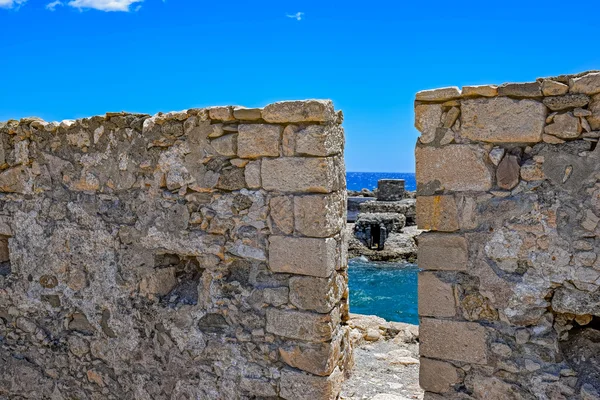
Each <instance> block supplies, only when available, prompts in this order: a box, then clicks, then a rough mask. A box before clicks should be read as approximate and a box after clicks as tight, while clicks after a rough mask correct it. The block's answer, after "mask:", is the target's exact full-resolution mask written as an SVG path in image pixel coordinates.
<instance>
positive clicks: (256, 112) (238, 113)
mask: <svg viewBox="0 0 600 400" xmlns="http://www.w3.org/2000/svg"><path fill="white" fill-rule="evenodd" d="M261 111H262V110H261V109H260V108H244V107H234V108H233V117H234V118H235V119H239V120H243V121H256V120H259V119H261V118H262V115H261Z"/></svg>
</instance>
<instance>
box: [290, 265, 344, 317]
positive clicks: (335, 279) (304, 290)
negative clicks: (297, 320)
mask: <svg viewBox="0 0 600 400" xmlns="http://www.w3.org/2000/svg"><path fill="white" fill-rule="evenodd" d="M345 290H346V280H345V279H344V276H343V275H341V274H335V275H333V276H332V277H329V278H315V277H312V276H294V277H292V278H290V303H292V304H293V305H294V306H296V307H298V308H299V309H301V310H308V311H316V312H318V313H328V312H330V311H331V310H332V309H333V308H334V307H335V305H336V304H337V303H338V302H339V301H340V300H341V298H342V296H343V294H344V292H345Z"/></svg>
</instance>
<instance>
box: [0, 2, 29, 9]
mask: <svg viewBox="0 0 600 400" xmlns="http://www.w3.org/2000/svg"><path fill="white" fill-rule="evenodd" d="M26 1H27V0H0V8H13V7H16V8H19V6H20V5H21V4H23V3H25V2H26Z"/></svg>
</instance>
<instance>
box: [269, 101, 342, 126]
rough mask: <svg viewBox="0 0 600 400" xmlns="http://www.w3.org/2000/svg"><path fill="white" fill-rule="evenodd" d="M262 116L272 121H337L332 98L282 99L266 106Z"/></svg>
mask: <svg viewBox="0 0 600 400" xmlns="http://www.w3.org/2000/svg"><path fill="white" fill-rule="evenodd" d="M262 117H263V119H264V120H265V121H266V122H271V123H285V122H288V123H295V122H336V121H337V115H336V113H335V110H334V108H333V103H332V102H331V100H304V101H281V102H278V103H273V104H269V105H268V106H266V107H265V108H264V109H263V112H262Z"/></svg>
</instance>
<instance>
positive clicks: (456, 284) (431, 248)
mask: <svg viewBox="0 0 600 400" xmlns="http://www.w3.org/2000/svg"><path fill="white" fill-rule="evenodd" d="M415 111H416V127H417V128H418V129H419V130H420V131H421V137H420V139H419V143H418V144H417V148H416V160H417V183H418V198H417V221H418V224H419V226H420V228H422V229H427V230H429V232H428V233H425V234H423V235H422V236H421V237H420V240H419V266H420V267H421V268H422V269H423V272H422V273H421V275H420V280H419V313H420V316H421V326H420V338H421V349H420V351H421V357H422V358H421V377H420V380H421V385H422V387H423V388H424V389H425V390H426V391H427V394H426V396H425V398H426V399H438V398H447V399H586V400H589V399H599V398H600V396H599V393H600V345H599V343H600V330H598V329H600V291H599V286H600V259H599V258H598V254H599V253H600V238H599V237H598V235H599V234H600V226H599V222H600V146H597V142H598V138H599V137H600V73H599V72H589V73H583V74H578V75H572V76H559V77H554V78H544V79H538V80H537V81H536V82H532V83H517V84H515V83H510V84H504V85H501V86H492V85H489V86H467V87H463V88H462V90H459V89H458V88H444V89H438V90H428V91H423V92H419V93H417V96H416V103H415Z"/></svg>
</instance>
